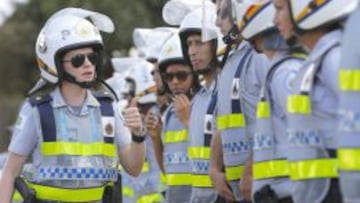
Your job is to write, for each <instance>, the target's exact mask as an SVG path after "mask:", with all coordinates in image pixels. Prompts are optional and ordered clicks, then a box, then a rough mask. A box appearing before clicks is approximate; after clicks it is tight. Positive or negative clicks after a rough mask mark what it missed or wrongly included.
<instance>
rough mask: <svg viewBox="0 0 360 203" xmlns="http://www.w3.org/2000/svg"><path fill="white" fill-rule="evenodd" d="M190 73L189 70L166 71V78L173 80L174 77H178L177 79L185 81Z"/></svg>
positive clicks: (169, 80)
mask: <svg viewBox="0 0 360 203" xmlns="http://www.w3.org/2000/svg"><path fill="white" fill-rule="evenodd" d="M188 75H189V73H188V72H176V73H166V74H165V75H164V78H165V80H166V81H167V82H171V81H172V80H173V79H174V77H176V79H178V80H179V81H185V80H186V79H187V77H188Z"/></svg>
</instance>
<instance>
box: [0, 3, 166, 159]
mask: <svg viewBox="0 0 360 203" xmlns="http://www.w3.org/2000/svg"><path fill="white" fill-rule="evenodd" d="M165 2H166V0H101V1H100V0H0V153H1V152H4V151H6V149H7V146H8V144H9V141H10V135H11V133H10V131H11V125H12V124H13V123H14V122H15V120H16V117H17V113H18V110H19V107H20V105H21V102H22V101H23V99H24V98H25V96H26V92H27V91H28V90H29V89H30V88H31V87H32V86H33V85H34V84H35V82H36V81H37V79H38V78H39V72H38V69H37V68H36V58H35V40H36V37H37V34H38V33H39V31H40V28H41V27H42V25H43V24H44V23H45V21H46V20H47V18H48V17H49V16H50V15H51V14H53V13H54V12H55V11H57V10H59V9H61V8H64V7H81V8H85V9H90V10H94V11H99V12H101V13H104V14H106V15H108V16H109V17H111V18H112V20H113V21H114V23H115V29H116V30H115V32H114V33H112V34H103V38H104V43H105V51H106V56H107V59H108V60H107V63H106V64H107V65H106V68H105V76H106V77H110V76H111V75H112V68H111V67H110V61H109V59H110V58H111V57H112V56H127V55H128V53H129V50H130V49H131V47H132V45H133V43H132V42H133V40H132V33H133V30H134V28H135V27H144V28H152V27H155V26H161V25H165V23H164V22H163V20H162V17H161V14H162V12H161V10H162V7H163V5H164V3H165Z"/></svg>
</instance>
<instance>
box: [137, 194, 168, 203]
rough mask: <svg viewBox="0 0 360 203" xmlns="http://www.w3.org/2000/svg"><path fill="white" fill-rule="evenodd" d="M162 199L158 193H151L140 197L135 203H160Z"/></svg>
mask: <svg viewBox="0 0 360 203" xmlns="http://www.w3.org/2000/svg"><path fill="white" fill-rule="evenodd" d="M162 201H163V198H162V196H161V194H159V193H152V194H148V195H142V196H141V197H139V198H138V200H137V201H136V203H159V202H162Z"/></svg>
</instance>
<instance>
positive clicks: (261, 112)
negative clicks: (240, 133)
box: [256, 101, 270, 119]
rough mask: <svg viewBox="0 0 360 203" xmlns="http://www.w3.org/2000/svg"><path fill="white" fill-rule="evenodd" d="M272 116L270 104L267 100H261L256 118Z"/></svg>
mask: <svg viewBox="0 0 360 203" xmlns="http://www.w3.org/2000/svg"><path fill="white" fill-rule="evenodd" d="M269 117H270V104H269V102H266V101H260V102H259V103H258V104H257V108H256V118H258V119H261V118H269Z"/></svg>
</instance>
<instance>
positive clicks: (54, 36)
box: [35, 8, 114, 83]
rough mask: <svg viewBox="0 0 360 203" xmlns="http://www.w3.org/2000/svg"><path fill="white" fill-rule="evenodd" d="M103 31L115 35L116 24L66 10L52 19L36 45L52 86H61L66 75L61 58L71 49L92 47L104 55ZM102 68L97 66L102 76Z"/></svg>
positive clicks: (102, 17)
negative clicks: (64, 74)
mask: <svg viewBox="0 0 360 203" xmlns="http://www.w3.org/2000/svg"><path fill="white" fill-rule="evenodd" d="M86 18H90V20H92V22H90V21H89V20H87V19H86ZM99 30H100V31H104V32H113V31H114V24H113V22H112V21H111V19H110V18H109V17H107V16H105V15H103V14H100V13H97V12H92V11H88V10H84V9H79V8H65V9H62V10H60V11H58V12H57V13H55V14H54V15H52V16H51V17H50V18H49V20H48V21H47V22H46V24H45V25H44V27H43V28H42V29H41V31H40V34H39V35H38V38H37V41H36V48H35V50H36V55H37V61H38V67H39V69H40V72H41V77H42V78H43V79H45V80H46V81H48V82H50V83H57V82H58V81H59V77H62V74H63V70H62V68H61V58H60V57H62V54H65V52H66V51H68V50H70V49H74V48H78V47H84V46H91V47H93V48H94V50H95V51H99V52H101V50H102V47H103V40H102V37H101V35H100V33H99ZM100 65H102V64H100V63H99V64H97V73H98V75H100V72H101V68H100V67H99V66H100ZM60 79H61V78H60Z"/></svg>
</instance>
